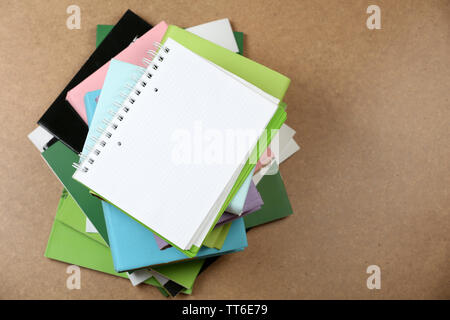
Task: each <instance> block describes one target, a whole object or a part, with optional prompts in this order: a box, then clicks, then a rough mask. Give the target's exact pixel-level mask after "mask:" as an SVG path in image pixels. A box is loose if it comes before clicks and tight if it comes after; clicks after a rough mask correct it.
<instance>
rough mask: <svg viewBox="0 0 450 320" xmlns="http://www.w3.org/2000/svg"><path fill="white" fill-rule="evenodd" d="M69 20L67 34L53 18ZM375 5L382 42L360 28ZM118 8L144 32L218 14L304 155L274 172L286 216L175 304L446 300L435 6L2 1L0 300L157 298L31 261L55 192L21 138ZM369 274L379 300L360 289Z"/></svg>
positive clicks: (447, 114)
mask: <svg viewBox="0 0 450 320" xmlns="http://www.w3.org/2000/svg"><path fill="white" fill-rule="evenodd" d="M70 4H77V5H79V6H80V7H81V27H82V28H81V30H69V29H67V28H66V25H65V23H66V19H67V17H68V15H67V14H66V8H67V6H68V5H70ZM370 4H378V5H379V6H380V7H381V10H382V30H374V31H371V30H368V29H367V28H366V25H365V21H366V19H367V17H368V15H367V14H366V8H367V7H368V5H370ZM127 8H130V9H132V10H133V11H135V12H136V13H137V14H139V15H141V16H142V17H143V18H144V19H146V20H147V21H149V22H150V23H152V24H156V23H158V22H159V21H161V20H163V19H165V20H166V21H167V22H168V23H171V24H176V25H179V26H183V27H186V26H192V25H197V24H200V23H204V22H207V21H211V20H215V19H218V18H224V17H228V18H229V19H230V20H231V22H232V25H233V28H234V29H235V30H239V31H243V32H245V34H246V38H245V55H246V56H248V57H250V58H251V59H254V60H256V61H258V62H260V63H262V64H265V65H267V66H269V67H271V68H273V69H275V70H277V71H279V72H281V73H283V74H285V75H287V76H288V77H290V78H291V79H292V84H291V86H290V88H289V90H288V93H287V95H286V98H285V100H286V102H287V103H288V106H289V107H288V121H287V123H288V124H289V125H290V126H292V127H293V128H295V129H296V130H297V135H296V140H297V141H298V142H299V144H300V145H301V147H302V149H301V151H300V152H298V153H297V154H296V155H295V156H294V157H293V158H291V159H289V160H288V161H287V162H286V163H283V164H282V166H281V172H282V174H283V177H284V181H285V183H286V187H287V190H288V193H289V196H290V199H291V201H292V205H293V208H294V211H295V214H294V215H293V216H291V217H289V218H287V219H284V220H282V221H278V222H275V223H272V224H269V225H266V226H262V227H260V228H258V229H254V230H252V231H251V232H249V234H248V242H249V247H248V248H247V249H246V250H245V251H244V252H241V253H237V254H233V255H230V256H227V257H224V258H221V259H220V260H219V262H218V263H216V264H214V265H213V266H212V267H211V268H210V269H209V270H207V272H205V273H203V274H202V275H201V276H200V277H199V278H198V279H197V281H196V283H195V286H194V294H193V295H192V296H191V297H186V298H187V299H189V298H194V299H195V298H224V299H240V298H265V299H269V298H275V299H296V298H300V299H310V298H320V299H322V298H338V299H347V298H358V299H359V298H363V299H366V298H369V299H379V298H382V299H385V298H450V268H449V261H450V247H449V240H450V233H449V231H450V230H449V223H450V220H449V209H450V197H449V188H450V170H449V169H450V164H449V159H450V148H449V146H450V145H449V143H450V139H449V138H450V130H449V129H450V128H449V124H450V121H449V120H450V110H449V109H450V102H449V90H450V34H449V31H450V5H449V1H406V0H402V1H378V0H377V1H375V0H371V1H364V0H361V1H330V0H322V1H306V0H305V1H295V0H292V1H280V2H278V1H245V2H244V1H230V0H227V1H192V2H190V1H171V0H163V1H156V0H153V1H98V2H97V1H95V2H94V1H81V0H77V1H72V0H71V1H56V0H55V1H5V0H2V1H1V2H0V12H1V18H0V19H1V28H0V39H1V41H0V46H1V53H0V56H1V58H0V70H1V78H0V81H1V85H0V99H1V101H0V102H1V103H0V108H1V109H0V110H1V121H2V125H1V126H0V128H1V129H0V130H1V137H2V143H1V144H0V151H1V156H0V159H1V163H0V181H1V182H0V185H1V188H0V196H1V198H0V210H1V211H0V212H1V214H0V231H1V233H0V271H1V275H0V298H58V299H59V298H62V299H78V298H87V299H92V298H94V299H95V298H113V299H117V298H137V299H153V298H161V295H160V293H159V292H158V291H157V290H155V289H153V288H151V287H149V286H140V287H138V288H133V287H132V286H131V285H130V284H129V283H128V281H127V280H124V279H120V278H116V277H113V276H110V275H107V274H103V273H100V272H96V271H91V270H87V269H82V272H81V286H82V288H81V290H72V291H71V290H68V289H66V285H65V282H66V278H67V274H66V266H67V265H66V264H64V263H60V262H56V261H52V260H49V259H46V258H44V256H43V254H44V250H45V246H46V243H47V237H48V235H49V232H50V228H51V225H52V222H53V218H54V215H55V210H56V206H57V203H58V199H59V196H60V194H61V189H62V188H61V185H60V183H59V182H58V180H57V179H56V178H55V176H54V175H53V174H52V172H51V171H50V170H49V169H48V167H47V166H46V164H45V163H44V161H43V160H42V159H41V157H40V156H39V153H38V152H37V151H36V150H35V148H34V147H33V145H32V144H31V143H30V142H29V141H28V139H27V138H26V136H27V134H28V133H29V132H30V131H31V130H32V129H34V127H35V122H36V121H37V119H38V118H39V117H40V115H41V114H42V113H43V112H44V111H45V110H46V109H47V107H48V106H49V105H50V103H51V102H53V100H54V98H55V97H56V96H57V95H58V93H59V92H60V90H61V89H62V88H63V87H64V86H65V85H66V83H67V82H68V81H69V80H70V79H71V77H72V76H73V74H74V73H75V72H76V71H78V69H79V67H80V66H81V65H82V63H83V62H84V61H85V60H86V59H87V57H88V56H89V54H90V53H91V52H92V50H93V48H94V46H95V30H96V25H97V24H114V23H115V22H117V20H118V19H119V18H120V16H121V15H122V14H123V13H124V12H125V10H126V9H127ZM371 264H376V265H379V266H380V267H381V272H382V288H381V290H368V289H367V287H366V279H367V277H368V275H367V274H366V268H367V266H369V265H371Z"/></svg>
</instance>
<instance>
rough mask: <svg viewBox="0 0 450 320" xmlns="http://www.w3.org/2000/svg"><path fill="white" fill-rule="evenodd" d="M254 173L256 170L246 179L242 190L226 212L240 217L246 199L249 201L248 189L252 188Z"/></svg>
mask: <svg viewBox="0 0 450 320" xmlns="http://www.w3.org/2000/svg"><path fill="white" fill-rule="evenodd" d="M253 172H255V168H253V170H252V171H251V172H250V174H249V175H248V177H247V179H245V181H244V183H243V184H242V186H241V188H240V189H239V190H238V192H237V193H236V194H235V196H234V198H233V199H232V200H231V202H230V203H229V204H228V207H227V209H226V210H225V211H226V212H230V213H234V214H237V215H240V214H241V213H242V212H243V211H244V204H245V199H247V194H248V189H249V188H250V183H251V182H252V178H253Z"/></svg>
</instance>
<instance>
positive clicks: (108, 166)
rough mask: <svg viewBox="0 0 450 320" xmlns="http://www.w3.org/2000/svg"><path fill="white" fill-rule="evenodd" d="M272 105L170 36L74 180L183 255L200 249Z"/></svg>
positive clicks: (274, 103)
mask: <svg viewBox="0 0 450 320" xmlns="http://www.w3.org/2000/svg"><path fill="white" fill-rule="evenodd" d="M276 102H277V101H274V100H273V99H269V98H268V97H267V96H266V95H263V94H261V93H259V92H258V91H256V90H254V89H253V88H252V87H250V86H248V85H246V84H245V82H244V81H243V80H242V79H237V77H236V76H234V75H230V74H229V73H227V72H224V70H223V69H220V68H219V67H217V66H216V65H214V64H213V63H211V62H209V61H207V60H205V59H204V58H202V57H200V56H198V55H196V54H195V53H193V52H192V51H190V50H189V49H187V48H185V47H183V46H182V45H180V44H179V43H177V42H176V41H175V40H173V39H171V38H168V39H167V41H166V42H165V44H164V47H163V48H161V50H159V52H158V54H157V56H156V57H155V58H154V59H153V62H152V63H150V65H149V66H148V68H147V69H146V71H145V72H144V74H143V75H142V77H141V78H140V80H139V81H138V82H137V84H136V86H135V88H134V90H132V93H131V94H130V95H129V96H128V97H127V98H126V99H125V102H124V103H123V104H122V105H121V106H120V108H119V109H118V112H117V113H116V114H115V116H114V118H113V120H112V121H111V122H110V124H109V126H108V127H107V128H106V130H105V132H104V133H103V134H102V136H101V137H100V138H99V140H98V142H97V143H96V145H95V146H94V148H92V151H91V152H90V153H89V155H87V156H86V157H85V158H84V160H83V161H82V162H81V163H80V164H79V166H78V168H77V170H76V172H75V174H74V175H73V178H74V179H76V180H77V181H79V182H81V183H82V184H84V185H85V186H87V187H88V188H90V189H91V190H93V191H94V192H95V193H97V194H99V195H100V196H101V197H102V198H104V199H105V200H107V201H109V202H111V203H112V204H114V205H115V206H117V207H118V208H120V209H121V210H122V211H124V212H125V213H127V214H128V215H130V216H131V217H133V218H134V219H136V220H137V221H139V222H140V223H142V224H143V225H145V226H147V227H148V228H149V229H151V230H153V231H154V232H156V233H157V234H159V235H160V236H162V237H163V238H165V239H166V240H168V241H169V242H171V243H172V244H174V245H175V246H177V247H179V248H180V249H182V250H190V248H191V247H192V246H193V245H195V246H197V247H200V246H201V244H202V242H203V240H204V238H205V237H206V235H207V233H208V231H209V230H210V228H211V227H212V224H213V222H214V220H215V218H216V217H217V215H218V213H219V210H220V208H221V207H222V205H223V203H224V202H225V199H226V197H227V196H228V194H229V193H230V191H231V188H232V187H233V185H234V183H235V181H236V179H237V178H238V176H239V174H240V172H241V170H242V168H243V166H244V164H245V162H246V161H247V159H248V158H249V156H250V153H251V151H252V150H253V148H254V147H255V145H256V143H257V141H258V139H259V137H260V136H261V134H262V133H263V131H264V129H265V128H266V126H267V124H268V122H269V121H270V119H271V118H272V117H273V115H274V114H275V112H276V110H277V107H278V105H277V103H276ZM230 136H234V137H236V139H237V140H238V141H239V142H240V143H237V145H238V147H235V148H232V147H231V149H227V147H228V148H229V144H228V145H227V143H228V142H230V141H231V140H230V139H228V140H227V137H230ZM187 137H190V139H187ZM244 138H245V143H242V142H243V140H244ZM220 142H223V144H221V143H220ZM218 144H219V145H220V146H221V148H222V147H223V148H225V150H222V149H220V148H219V149H217V145H218ZM226 145H227V146H226ZM205 150H207V151H208V150H209V152H210V153H211V152H213V153H214V152H219V153H220V152H221V150H222V151H223V153H224V155H223V159H224V160H223V161H217V159H218V158H217V157H216V158H215V160H216V161H210V160H208V157H206V156H204V155H205V154H208V152H206V151H205ZM213 150H214V151H213ZM230 150H232V151H233V157H232V158H233V159H234V161H230V159H229V158H230V157H227V154H229V151H230ZM186 153H187V154H188V155H190V156H191V159H192V161H186V159H187V158H189V157H188V156H186ZM178 155H183V158H184V161H180V159H179V157H178ZM199 155H200V156H199Z"/></svg>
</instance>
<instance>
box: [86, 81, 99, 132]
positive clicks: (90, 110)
mask: <svg viewBox="0 0 450 320" xmlns="http://www.w3.org/2000/svg"><path fill="white" fill-rule="evenodd" d="M101 91H102V90H95V91H91V92H88V93H86V95H85V96H84V105H85V106H86V114H87V119H88V126H91V121H92V118H93V117H94V113H95V108H96V107H97V101H98V98H99V96H100V92H101Z"/></svg>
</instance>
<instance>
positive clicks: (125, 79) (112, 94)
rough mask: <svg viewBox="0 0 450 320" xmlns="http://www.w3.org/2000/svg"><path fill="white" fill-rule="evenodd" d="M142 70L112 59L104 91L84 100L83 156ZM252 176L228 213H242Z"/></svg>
mask: <svg viewBox="0 0 450 320" xmlns="http://www.w3.org/2000/svg"><path fill="white" fill-rule="evenodd" d="M142 70H143V68H141V67H139V66H135V65H133V64H130V63H126V62H123V61H119V60H115V59H112V60H111V63H110V66H109V69H108V73H107V74H106V78H105V82H104V84H103V89H102V90H96V91H91V92H88V93H87V94H86V95H85V97H84V100H85V106H86V114H87V118H88V124H89V132H88V135H87V138H86V143H85V145H84V147H83V154H87V153H88V152H86V147H87V146H89V145H94V141H93V140H92V138H95V137H98V136H100V133H99V132H97V129H98V128H104V127H105V124H104V123H103V121H104V119H109V118H111V115H110V114H109V110H113V111H115V110H116V107H115V106H114V102H116V101H120V99H121V98H120V93H121V92H122V93H124V94H128V91H129V90H127V89H126V85H127V83H129V82H130V81H131V79H132V78H133V77H134V76H136V75H137V74H139V72H141V71H142ZM99 96H100V97H101V98H100V97H99ZM97 97H99V98H98V105H97V101H96V98H97ZM122 100H123V99H122ZM252 176H253V171H252V172H251V173H250V174H249V176H248V177H247V179H246V180H245V182H244V183H243V184H242V186H241V188H240V189H239V190H238V192H237V193H236V195H235V196H234V197H233V199H232V200H231V202H230V204H229V205H228V207H227V209H226V210H225V211H226V212H230V213H234V214H241V213H242V211H243V209H244V203H245V199H246V198H247V193H248V189H249V187H250V182H251V179H252Z"/></svg>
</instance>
